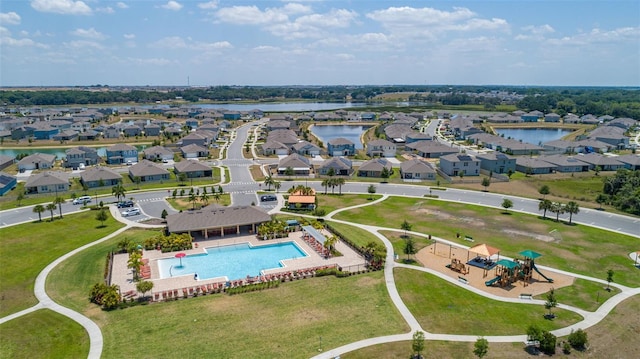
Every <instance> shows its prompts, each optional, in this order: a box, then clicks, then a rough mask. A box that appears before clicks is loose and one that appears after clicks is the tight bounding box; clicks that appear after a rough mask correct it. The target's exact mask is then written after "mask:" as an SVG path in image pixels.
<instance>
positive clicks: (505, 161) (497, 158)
mask: <svg viewBox="0 0 640 359" xmlns="http://www.w3.org/2000/svg"><path fill="white" fill-rule="evenodd" d="M476 157H477V158H478V159H479V160H480V168H481V169H483V170H487V171H489V172H492V173H509V172H511V173H513V172H515V171H516V158H515V157H512V156H509V155H506V154H504V153H500V152H488V153H481V154H478V155H477V156H476Z"/></svg>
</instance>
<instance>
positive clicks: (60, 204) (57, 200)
mask: <svg viewBox="0 0 640 359" xmlns="http://www.w3.org/2000/svg"><path fill="white" fill-rule="evenodd" d="M53 203H54V204H57V205H58V211H59V212H60V218H62V204H63V203H64V198H62V197H56V198H54V199H53Z"/></svg>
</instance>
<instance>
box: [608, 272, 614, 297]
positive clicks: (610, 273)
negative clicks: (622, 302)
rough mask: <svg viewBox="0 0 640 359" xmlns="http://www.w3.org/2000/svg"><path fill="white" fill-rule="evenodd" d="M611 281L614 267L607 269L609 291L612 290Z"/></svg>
mask: <svg viewBox="0 0 640 359" xmlns="http://www.w3.org/2000/svg"><path fill="white" fill-rule="evenodd" d="M611 282H613V269H609V270H607V291H608V292H610V291H611V286H610V284H611Z"/></svg>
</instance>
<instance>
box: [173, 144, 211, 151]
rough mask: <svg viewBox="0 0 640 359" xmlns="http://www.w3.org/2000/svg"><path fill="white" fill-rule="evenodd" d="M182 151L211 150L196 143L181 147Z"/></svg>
mask: <svg viewBox="0 0 640 359" xmlns="http://www.w3.org/2000/svg"><path fill="white" fill-rule="evenodd" d="M180 151H182V152H183V153H189V152H209V150H208V149H207V148H206V147H202V146H199V145H196V144H195V143H192V144H190V145H186V146H182V147H180Z"/></svg>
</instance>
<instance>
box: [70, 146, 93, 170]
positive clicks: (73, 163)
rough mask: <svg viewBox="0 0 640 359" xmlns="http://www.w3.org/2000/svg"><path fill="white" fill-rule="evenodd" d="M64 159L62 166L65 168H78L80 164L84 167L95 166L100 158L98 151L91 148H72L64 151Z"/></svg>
mask: <svg viewBox="0 0 640 359" xmlns="http://www.w3.org/2000/svg"><path fill="white" fill-rule="evenodd" d="M64 152H65V155H66V156H65V159H64V162H63V166H64V167H66V168H78V167H79V166H80V164H82V165H85V166H93V165H97V164H98V163H99V162H100V161H101V160H102V158H100V156H99V155H98V151H97V150H96V149H95V148H93V147H86V146H80V147H74V148H69V149H67V150H65V151H64Z"/></svg>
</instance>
